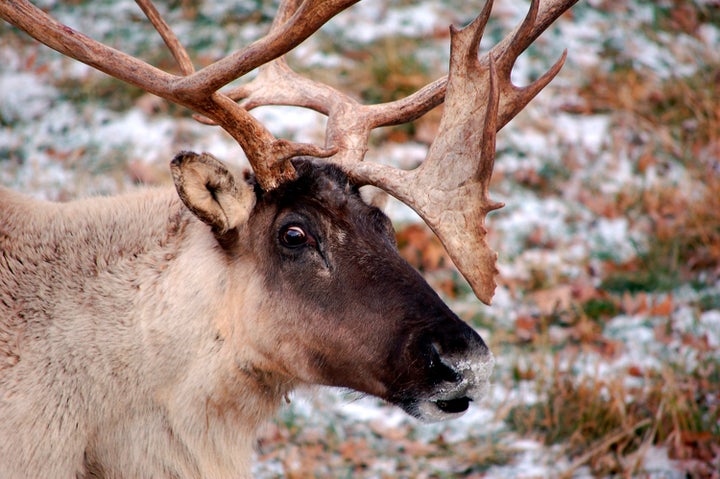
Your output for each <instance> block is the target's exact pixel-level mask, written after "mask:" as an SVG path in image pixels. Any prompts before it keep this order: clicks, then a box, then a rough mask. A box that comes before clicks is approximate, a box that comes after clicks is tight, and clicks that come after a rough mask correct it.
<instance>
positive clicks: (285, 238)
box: [280, 225, 308, 248]
mask: <svg viewBox="0 0 720 479" xmlns="http://www.w3.org/2000/svg"><path fill="white" fill-rule="evenodd" d="M280 242H281V243H282V245H283V246H287V247H288V248H297V247H298V246H303V245H304V244H306V243H307V242H308V235H307V233H305V230H303V229H302V228H301V227H299V226H295V225H293V226H286V227H284V228H283V229H282V230H280Z"/></svg>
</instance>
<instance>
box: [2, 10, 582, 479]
mask: <svg viewBox="0 0 720 479" xmlns="http://www.w3.org/2000/svg"><path fill="white" fill-rule="evenodd" d="M575 1H576V0H553V1H551V2H549V3H546V4H543V5H540V4H539V0H533V2H532V4H531V7H530V11H529V13H528V15H527V17H526V19H525V21H524V22H523V23H522V24H521V25H520V26H519V27H518V28H516V30H515V31H514V32H513V33H511V34H510V35H508V37H506V38H505V40H503V41H502V42H500V43H499V44H498V45H496V46H495V47H494V48H493V49H491V50H490V51H489V52H488V53H487V54H485V55H484V56H482V57H478V44H479V41H480V37H481V35H482V31H483V29H484V26H485V24H486V23H487V21H488V18H489V15H490V10H491V2H488V3H487V4H486V5H485V7H484V8H483V10H482V12H481V14H480V15H479V16H478V18H477V19H476V20H475V21H474V22H473V23H471V24H470V25H469V26H468V27H466V28H464V29H462V30H456V29H452V45H451V48H452V55H451V64H450V73H449V76H448V77H445V78H442V79H440V80H438V81H436V82H433V83H431V84H430V85H428V86H426V87H425V88H423V89H421V90H419V91H418V92H416V93H415V94H413V95H410V96H409V97H407V98H405V99H402V100H399V101H395V102H391V103H386V104H379V105H362V104H360V103H358V102H356V101H355V100H353V99H352V98H350V97H349V96H347V95H345V94H343V93H341V92H339V91H337V90H335V89H333V88H331V87H329V86H327V85H323V84H320V83H316V82H314V81H310V80H308V79H305V78H302V77H300V76H299V75H297V74H296V73H294V72H293V71H292V70H290V68H289V67H288V65H287V63H286V62H285V61H284V59H283V55H284V54H285V53H287V52H288V51H290V50H291V49H292V48H293V47H294V46H296V45H297V44H298V43H300V42H301V41H303V40H304V39H305V38H307V37H308V36H309V35H310V34H312V32H314V31H315V30H317V29H318V28H319V27H320V26H321V25H322V24H323V23H325V22H326V21H327V20H328V19H330V18H331V17H332V16H334V15H335V14H336V13H338V12H339V11H341V10H342V9H344V8H346V7H348V6H349V5H350V4H352V3H354V1H352V0H305V1H299V0H287V1H284V2H283V3H282V5H281V6H280V9H279V11H278V15H277V17H276V19H275V21H274V22H273V25H272V27H271V29H270V31H269V33H268V34H267V35H266V36H265V37H263V38H261V39H260V40H257V41H256V42H255V43H252V44H251V45H249V46H247V47H246V48H244V49H242V50H240V51H238V52H235V53H233V54H231V55H229V56H227V57H225V58H223V59H221V60H219V61H217V62H216V63H214V64H212V65H210V66H208V67H206V68H203V69H202V70H199V71H195V70H194V68H193V65H192V63H191V61H190V60H189V56H188V54H187V52H186V51H185V50H184V48H183V47H182V46H181V45H180V43H179V41H178V40H177V38H176V37H175V36H174V34H173V33H172V31H171V30H170V28H169V27H168V25H167V24H166V23H165V22H164V21H163V19H162V18H161V17H160V16H159V15H158V14H157V11H156V10H155V8H154V6H153V5H152V4H151V3H150V1H149V0H138V2H137V3H138V4H139V5H140V7H141V8H142V9H143V11H144V12H145V13H146V15H147V16H148V18H149V19H150V21H151V22H152V23H153V25H154V26H155V28H156V29H157V30H158V32H159V33H160V34H161V35H162V36H163V38H164V39H165V41H166V43H167V45H168V47H169V48H170V50H171V52H172V53H173V55H174V56H175V58H176V59H177V63H178V66H179V69H180V72H181V74H180V75H174V74H170V73H167V72H164V71H161V70H158V69H156V68H155V67H152V66H151V65H148V64H147V63H145V62H143V61H141V60H139V59H136V58H133V57H130V56H128V55H125V54H123V53H122V52H119V51H117V50H114V49H112V48H109V47H107V46H105V45H102V44H100V43H97V42H95V41H93V40H91V39H90V38H88V37H86V36H84V35H82V34H81V33H79V32H76V31H74V30H72V29H71V28H69V27H67V26H65V25H62V24H60V23H58V22H57V21H55V20H54V19H52V18H51V17H50V16H48V15H47V14H46V13H44V12H42V11H41V10H39V9H38V8H36V7H34V6H33V5H32V4H31V3H29V2H28V1H26V0H3V2H2V3H0V17H2V18H3V19H5V20H6V21H8V22H10V23H11V24H13V25H15V26H17V27H18V28H20V29H22V30H24V31H26V32H27V33H28V34H30V35H31V36H33V37H34V38H36V39H37V40H39V41H40V42H42V43H44V44H46V45H48V46H50V47H51V48H54V49H56V50H57V51H59V52H61V53H63V54H65V55H68V56H70V57H73V58H75V59H77V60H79V61H82V62H84V63H87V64H89V65H91V66H93V67H95V68H97V69H99V70H101V71H103V72H105V73H108V74H110V75H112V76H114V77H116V78H119V79H121V80H124V81H126V82H128V83H131V84H133V85H136V86H138V87H140V88H143V89H145V90H147V91H148V92H151V93H154V94H156V95H159V96H161V97H163V98H165V99H167V100H169V101H172V102H175V103H177V104H179V105H182V106H185V107H188V108H190V109H191V110H193V111H194V112H195V113H196V114H197V115H198V118H199V119H200V120H201V121H204V122H206V123H211V124H216V125H219V126H221V127H222V128H224V129H225V130H226V131H228V133H230V134H231V135H232V136H233V137H234V138H235V139H236V140H237V141H238V143H239V144H240V146H241V147H242V148H243V150H244V151H245V153H246V156H247V157H248V160H249V162H250V165H251V167H252V170H253V173H252V174H243V173H239V172H237V171H235V170H234V168H233V167H230V166H229V165H227V164H225V163H223V162H221V161H219V160H217V159H215V158H214V157H213V156H212V155H210V154H208V153H203V154H196V153H193V152H181V153H179V154H178V155H177V156H176V157H175V158H174V159H173V160H172V162H171V165H170V168H171V172H172V176H173V180H174V183H175V188H174V189H173V188H147V189H142V190H139V191H135V192H131V193H128V194H125V195H122V196H117V197H110V198H93V199H85V200H76V201H71V202H68V203H63V204H59V203H51V202H45V201H39V200H34V199H31V198H29V197H27V196H24V195H22V194H19V193H16V192H12V191H10V190H7V189H0V471H2V476H3V477H7V478H24V477H28V478H29V477H32V478H36V477H52V478H70V477H107V478H114V477H209V478H210V477H211V478H223V477H249V467H250V460H251V454H252V448H253V442H254V437H255V434H256V431H257V429H258V427H259V426H260V425H261V424H262V423H263V422H264V421H266V420H267V419H269V418H270V417H271V416H272V415H273V414H274V412H275V411H276V410H277V408H278V407H279V404H280V403H281V399H282V398H283V397H284V396H286V395H287V394H288V393H290V392H291V391H292V390H293V389H294V388H296V387H297V386H299V385H303V384H320V385H328V386H336V387H343V388H351V389H354V390H357V391H360V392H363V393H366V394H370V395H373V396H377V397H379V398H382V399H384V400H386V401H388V402H389V403H391V404H395V405H397V406H399V407H401V408H402V409H403V410H405V411H406V412H407V413H408V414H410V415H412V416H414V417H416V418H418V419H420V420H422V421H436V420H445V419H450V418H455V417H458V416H460V415H461V414H463V413H464V412H465V411H466V410H467V409H468V407H469V403H470V402H471V401H478V400H480V399H481V398H482V397H483V396H484V395H485V394H486V393H487V390H488V382H489V378H490V375H491V372H492V369H493V363H494V360H493V356H492V354H491V353H490V351H489V350H488V348H487V346H486V344H485V343H484V341H483V340H482V338H480V336H479V335H478V334H477V333H476V332H475V331H474V330H473V329H472V328H471V327H469V326H468V325H466V324H465V323H464V322H463V321H462V320H460V319H459V318H458V317H457V316H456V315H455V314H453V313H452V312H451V311H450V309H449V308H448V307H447V306H446V305H445V304H444V303H443V302H442V300H441V299H440V298H439V297H438V296H437V294H436V293H435V292H434V291H433V290H432V288H431V287H430V286H429V285H428V284H427V283H426V282H425V281H424V279H423V278H422V277H421V276H420V275H419V274H418V273H417V272H416V271H415V270H414V269H413V268H412V267H411V266H410V265H408V264H407V263H406V262H405V261H404V260H402V259H401V257H400V256H399V254H398V252H397V247H396V244H395V241H394V232H393V227H392V224H391V222H390V220H389V219H388V218H387V217H386V216H385V215H384V214H383V213H382V211H381V210H380V209H378V208H377V207H375V206H373V205H372V204H369V203H367V202H366V201H365V200H363V198H362V197H361V195H360V193H359V187H360V186H362V185H368V184H369V185H374V186H377V187H380V188H382V189H384V190H385V191H387V192H389V193H390V194H392V195H394V196H396V197H397V198H399V199H400V200H402V201H404V202H406V203H407V204H409V205H410V206H411V207H413V208H414V209H415V210H416V211H417V212H418V213H419V214H420V215H421V216H422V217H423V218H424V219H425V221H426V222H427V223H428V224H429V225H430V227H431V228H432V229H433V230H434V231H435V232H436V233H437V234H438V236H439V237H440V238H441V240H442V241H443V243H444V244H445V245H446V247H447V249H448V251H449V253H450V255H451V257H452V258H453V260H454V261H455V262H456V264H457V266H458V268H459V270H460V271H461V272H462V273H463V275H464V276H465V277H466V278H467V279H468V281H469V282H470V284H471V285H472V287H473V289H474V291H475V292H476V294H477V296H478V297H479V299H481V300H482V301H484V302H485V303H488V304H489V303H490V300H491V298H492V294H493V291H494V288H495V279H494V278H495V275H496V274H497V268H496V265H495V261H496V256H497V255H496V254H495V253H494V252H493V251H492V250H491V249H490V248H489V247H488V246H487V244H486V241H485V236H486V230H485V225H484V223H485V216H486V215H487V213H488V212H489V211H491V210H493V209H496V208H499V207H500V206H502V205H501V204H499V203H496V202H493V201H491V200H490V198H489V196H488V184H489V181H490V176H491V173H492V168H493V162H494V154H495V134H496V132H497V130H499V129H500V128H501V127H502V126H503V125H505V124H506V123H507V122H508V121H509V120H510V119H511V118H512V117H513V116H515V115H516V114H517V113H518V112H519V111H520V110H521V109H522V108H523V107H524V106H525V105H526V104H527V103H528V102H529V101H530V100H531V99H532V97H534V96H535V95H536V94H537V93H538V92H539V91H540V90H541V89H542V88H543V87H544V86H545V85H547V83H548V82H549V81H550V80H551V79H552V78H553V77H554V76H555V75H556V74H557V72H558V71H559V69H560V68H561V66H562V64H563V62H564V58H565V54H563V56H562V57H561V58H560V59H559V60H558V62H557V63H555V65H554V66H553V67H552V68H551V69H550V70H549V71H548V72H547V73H546V74H545V75H544V76H543V77H541V78H540V79H538V80H537V81H536V82H535V83H533V84H531V85H529V86H526V87H523V88H518V87H516V86H514V85H512V83H511V82H510V70H511V69H512V66H513V64H514V62H515V60H516V58H517V57H518V55H520V53H522V51H524V50H525V49H526V48H527V46H528V45H530V44H531V43H532V42H533V41H534V39H535V38H537V36H539V35H540V33H541V32H542V31H543V30H545V29H546V28H547V27H548V26H549V25H550V24H551V23H552V22H553V21H554V20H555V19H556V18H557V17H559V16H560V15H561V14H562V13H563V12H564V11H566V10H567V9H568V8H570V7H571V6H572V4H573V3H575ZM258 67H259V69H260V73H259V75H258V76H257V78H256V79H255V80H253V81H251V82H250V83H247V84H245V85H242V86H240V87H236V88H233V89H228V90H222V91H221V88H223V87H224V86H225V85H226V84H228V83H229V82H230V81H232V80H234V79H237V78H239V77H240V76H242V75H244V74H245V73H247V72H249V71H251V70H253V69H255V68H258ZM443 101H444V102H445V105H446V106H445V114H444V116H443V119H442V122H441V126H440V131H439V133H438V136H437V138H436V140H435V141H434V142H433V144H432V146H431V148H430V150H429V152H428V156H427V158H426V160H425V162H424V163H423V164H422V165H421V166H420V167H419V168H417V169H415V170H412V171H400V170H396V169H392V168H390V167H387V166H383V165H380V164H372V163H367V162H362V160H363V157H364V154H365V152H366V150H367V140H368V136H369V134H370V131H371V130H372V129H373V128H376V127H379V126H383V125H390V124H397V123H402V122H407V121H412V120H413V119H415V118H417V117H419V116H421V115H422V114H424V113H425V112H427V111H429V110H430V109H432V108H434V107H435V106H437V105H438V104H440V103H441V102H443ZM272 104H289V105H295V106H302V107H306V108H311V109H314V110H317V111H319V112H321V113H324V114H326V115H327V116H328V124H327V135H326V145H325V146H322V147H320V146H315V145H309V144H300V143H295V142H291V141H287V140H283V139H278V138H275V137H273V136H272V135H271V134H270V133H269V132H268V131H267V130H266V129H265V128H264V127H263V126H262V125H261V124H260V123H259V122H258V121H257V120H256V119H254V118H253V117H252V116H251V115H250V114H249V113H248V111H249V110H251V109H252V108H254V107H257V106H259V105H272Z"/></svg>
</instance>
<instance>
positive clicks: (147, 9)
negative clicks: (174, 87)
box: [135, 0, 195, 76]
mask: <svg viewBox="0 0 720 479" xmlns="http://www.w3.org/2000/svg"><path fill="white" fill-rule="evenodd" d="M135 3H137V4H138V6H139V7H140V9H141V10H142V11H143V13H144V14H145V16H146V17H147V19H148V20H150V23H152V25H153V27H155V30H157V32H158V33H159V34H160V36H161V37H162V39H163V41H164V42H165V45H167V47H168V49H169V50H170V53H171V54H172V56H173V58H175V61H176V62H177V64H178V67H180V71H181V72H182V74H183V75H186V76H187V75H190V74H192V73H194V72H195V67H194V66H193V64H192V60H190V56H189V55H188V53H187V50H185V47H183V46H182V44H181V43H180V40H178V38H177V36H175V33H173V31H172V29H171V28H170V25H168V24H167V22H165V20H164V19H163V17H162V16H161V15H160V12H158V10H157V8H155V5H154V4H153V3H152V2H151V1H150V0H135Z"/></svg>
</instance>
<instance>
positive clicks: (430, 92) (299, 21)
mask: <svg viewBox="0 0 720 479" xmlns="http://www.w3.org/2000/svg"><path fill="white" fill-rule="evenodd" d="M136 1H137V3H138V4H139V5H140V7H141V8H142V9H143V11H144V12H145V14H146V15H147V17H148V18H149V19H150V21H151V22H152V24H153V25H154V26H155V28H156V29H157V30H158V32H159V33H160V35H161V36H162V38H163V40H164V41H165V43H166V44H167V46H168V48H169V49H170V51H171V52H172V54H173V56H174V57H175V59H176V61H177V63H178V65H179V68H180V71H181V72H182V75H181V76H178V75H172V74H170V73H167V72H164V71H162V70H159V69H157V68H155V67H153V66H151V65H149V64H147V63H145V62H143V61H141V60H138V59H136V58H134V57H131V56H129V55H126V54H124V53H122V52H119V51H117V50H114V49H112V48H110V47H107V46H105V45H103V44H101V43H98V42H96V41H94V40H92V39H90V38H88V37H86V36H85V35H83V34H81V33H79V32H76V31H74V30H73V29H71V28H69V27H67V26H65V25H62V24H61V23H59V22H57V21H55V20H54V19H52V18H51V17H49V16H48V15H46V14H45V13H44V12H42V11H41V10H39V9H38V8H36V7H34V6H33V5H32V4H30V3H29V2H28V1H27V0H2V2H0V17H2V18H3V19H5V20H7V21H8V22H10V23H12V24H13V25H15V26H17V27H18V28H20V29H22V30H25V31H26V32H27V33H28V34H30V35H31V36H33V37H34V38H36V39H37V40H39V41H40V42H42V43H44V44H46V45H48V46H50V47H51V48H53V49H55V50H57V51H59V52H60V53H63V54H65V55H67V56H70V57H72V58H75V59H76V60H79V61H81V62H84V63H86V64H88V65H90V66H93V67H94V68H97V69H99V70H101V71H103V72H105V73H107V74H109V75H111V76H114V77H116V78H118V79H121V80H124V81H126V82H128V83H131V84H133V85H136V86H138V87H140V88H142V89H144V90H146V91H148V92H150V93H153V94H155V95H158V96H160V97H163V98H165V99H167V100H170V101H172V102H175V103H177V104H180V105H183V106H185V107H187V108H190V109H191V110H193V111H194V112H195V113H197V114H198V115H199V116H200V117H204V118H205V119H206V120H205V121H206V122H208V123H214V124H218V125H220V126H221V127H222V128H223V129H225V130H226V131H227V132H228V133H230V135H231V136H232V137H233V138H235V140H236V141H237V142H238V143H239V144H240V146H241V147H242V148H243V150H244V151H245V154H246V155H247V157H248V160H249V162H250V164H251V166H252V168H253V170H254V171H255V174H256V177H257V179H258V182H259V183H260V186H261V187H262V188H264V189H266V190H267V189H272V188H275V187H276V186H277V185H278V184H279V183H281V182H282V181H284V180H286V179H289V178H291V177H293V175H294V172H293V170H292V166H291V164H290V163H289V162H287V161H285V160H287V159H289V158H291V157H293V156H299V155H310V156H316V157H321V158H328V157H332V158H331V159H330V161H332V162H335V163H338V164H340V165H341V166H342V167H343V168H344V169H345V171H347V173H348V174H349V175H350V176H351V177H352V178H353V179H354V180H355V181H356V182H358V183H362V184H372V185H375V186H377V187H379V188H382V189H384V190H385V191H387V192H388V193H390V194H392V195H393V196H395V197H397V198H398V199H400V200H401V201H403V202H405V203H406V204H408V205H409V206H411V207H412V208H413V209H415V211H417V212H418V214H420V216H421V217H422V218H423V219H424V220H425V221H426V222H427V224H428V225H429V226H430V227H431V228H432V229H433V230H434V231H435V233H436V234H437V235H438V237H439V238H440V239H441V241H442V242H443V244H444V245H445V247H446V249H447V250H448V252H449V254H450V257H451V258H452V259H453V261H454V262H455V264H456V265H457V267H458V269H459V270H460V272H461V273H462V274H463V275H464V276H465V278H466V279H467V280H468V282H469V283H470V285H471V286H472V288H473V290H474V291H475V294H476V295H477V296H478V298H480V300H482V301H483V302H485V303H487V304H489V303H490V301H491V299H492V296H493V294H494V290H495V286H496V285H495V276H496V275H497V267H496V264H495V263H496V258H497V254H496V253H495V252H494V251H492V250H491V249H490V247H489V246H488V244H487V242H486V240H485V237H486V235H487V231H486V229H485V217H486V216H487V214H488V213H489V212H490V211H492V210H494V209H497V208H500V207H502V206H503V205H502V204H501V203H496V202H493V201H492V200H491V199H490V197H489V193H488V186H489V183H490V177H491V175H492V170H493V165H494V157H495V134H496V132H497V131H498V130H499V129H501V128H502V127H503V126H504V125H505V124H506V123H507V122H508V121H510V120H511V119H512V118H513V117H514V116H515V115H517V113H518V112H520V111H521V110H522V109H523V108H524V107H525V105H527V103H528V102H529V101H530V100H531V99H532V98H533V97H534V96H535V95H537V93H539V92H540V90H542V89H543V88H544V87H545V86H546V85H547V84H548V83H549V82H550V81H551V80H552V78H553V77H554V76H555V75H556V74H557V73H558V71H559V70H560V68H561V67H562V65H563V63H564V60H565V53H563V55H562V57H561V58H560V59H559V60H558V61H557V62H556V63H555V64H554V65H553V67H552V68H550V70H549V71H548V72H547V73H545V75H543V76H542V77H540V78H539V79H538V80H536V81H535V82H533V83H532V84H530V85H528V86H525V87H522V88H519V87H516V86H515V85H513V84H512V82H511V81H510V72H511V70H512V68H513V65H514V64H515V61H516V59H517V58H518V56H519V55H520V54H521V53H522V52H523V51H524V50H525V49H526V48H527V47H528V46H529V45H530V44H531V43H532V42H533V41H534V40H535V39H536V38H537V37H538V36H539V35H540V34H541V33H542V32H543V31H544V30H545V29H547V27H548V26H549V25H550V24H551V23H552V22H554V21H555V20H556V19H557V18H558V17H559V16H560V15H561V14H562V13H563V12H565V11H566V10H568V9H569V8H570V7H571V6H572V5H574V4H575V3H576V2H577V1H578V0H548V1H547V2H544V3H543V4H542V5H540V0H532V3H531V6H530V10H529V12H528V14H527V16H526V18H525V20H524V21H523V22H522V23H521V24H520V25H519V26H518V27H517V28H516V29H515V30H514V31H513V32H511V33H510V34H509V35H508V36H507V37H505V39H503V40H502V41H501V42H500V43H498V44H497V45H496V46H495V47H494V48H492V49H491V50H490V51H489V52H488V53H486V54H485V55H483V56H482V57H480V58H478V45H479V42H480V38H481V37H482V33H483V31H484V28H485V25H486V24H487V21H488V19H489V16H490V11H491V9H492V0H488V1H487V3H486V4H485V7H484V8H483V10H482V12H481V14H480V15H479V16H478V18H477V19H475V21H473V22H472V23H471V24H470V25H468V26H467V27H466V28H464V29H462V30H456V29H454V28H452V29H451V60H450V73H449V75H448V76H447V77H444V78H441V79H439V80H437V81H435V82H432V83H430V84H429V85H427V86H425V87H424V88H422V89H420V90H419V91H417V92H416V93H414V94H412V95H410V96H408V97H406V98H404V99H401V100H398V101H394V102H389V103H383V104H378V105H363V104H360V103H359V102H357V101H355V100H354V99H352V98H351V97H349V96H348V95H346V94H344V93H342V92H340V91H338V90H336V89H335V88H332V87H330V86H328V85H325V84H322V83H318V82H315V81H312V80H309V79H307V78H304V77H301V76H300V75H298V74H297V73H295V72H294V71H292V70H291V69H290V68H289V67H288V65H287V63H286V61H285V60H284V58H283V57H282V55H284V54H285V53H287V52H288V51H290V50H291V49H292V48H294V47H295V46H296V45H298V44H299V43H300V42H302V41H303V40H305V39H306V38H307V37H308V36H310V35H311V34H312V33H313V32H314V31H316V30H317V29H318V28H319V27H320V26H321V25H323V24H324V23H325V22H327V21H328V20H329V19H330V18H332V17H333V16H334V15H335V14H337V13H339V12H340V11H342V10H344V9H345V8H347V7H348V6H350V5H352V4H353V3H356V2H357V1H358V0H304V1H303V0H284V1H283V2H282V4H281V6H280V9H279V11H278V15H277V16H276V18H275V21H274V22H273V25H272V27H271V29H270V32H269V33H268V34H267V35H266V36H265V37H263V38H261V39H259V40H257V41H256V42H254V43H252V44H250V45H248V46H247V47H246V48H244V49H242V50H239V51H237V52H235V53H233V54H231V55H228V56H227V57H225V58H223V59H221V60H219V61H217V62H215V63H213V64H211V65H209V66H207V67H205V68H203V69H201V70H199V71H195V70H194V67H193V65H192V62H191V61H190V59H189V56H188V54H187V52H186V51H185V49H184V48H183V47H182V45H181V44H180V42H179V41H178V40H177V38H176V37H175V35H174V34H173V33H172V31H171V30H170V28H169V26H168V25H167V24H166V23H165V22H164V21H163V20H162V18H161V17H160V15H159V14H158V13H157V11H156V9H155V7H154V6H153V5H152V3H151V2H150V0H136ZM258 67H259V73H258V76H257V77H256V79H255V80H253V81H251V82H249V83H247V84H245V85H242V86H240V87H237V88H233V89H229V90H227V91H225V92H220V91H218V90H219V89H220V88H222V87H223V86H225V85H227V84H228V83H229V82H231V81H233V80H235V79H237V78H239V77H240V76H242V75H244V74H245V73H247V72H249V71H251V70H253V69H255V68H258ZM443 100H444V101H445V103H446V107H445V111H444V114H443V118H442V120H441V123H440V129H439V132H438V136H437V137H436V139H435V141H434V142H433V144H432V145H431V147H430V150H429V152H428V155H427V158H426V160H425V161H424V162H423V163H422V164H421V166H420V167H418V168H416V169H415V170H411V171H403V170H398V169H395V168H391V167H389V166H386V165H381V164H377V163H365V162H362V160H363V159H364V156H365V153H366V152H367V149H368V146H367V145H368V140H369V136H370V132H371V131H372V130H373V129H375V128H377V127H380V126H388V125H395V124H400V123H405V122H409V121H413V120H415V119H416V118H418V117H420V116H422V115H423V114H425V113H426V112H428V111H429V110H431V109H432V108H434V107H436V106H437V105H439V104H440V103H442V102H443ZM237 101H239V103H236V102H237ZM273 104H274V105H278V104H285V105H294V106H301V107H306V108H310V109H313V110H316V111H318V112H320V113H323V114H325V115H327V116H328V122H327V131H326V139H325V147H319V146H315V145H309V144H302V143H295V142H290V141H287V140H283V139H278V138H275V137H274V136H273V135H272V134H271V133H270V132H269V131H268V130H267V129H266V128H265V127H263V126H262V124H260V122H258V121H257V120H256V119H255V118H254V117H252V116H251V115H250V114H249V113H248V111H249V110H250V109H252V108H255V107H257V106H260V105H273Z"/></svg>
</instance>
